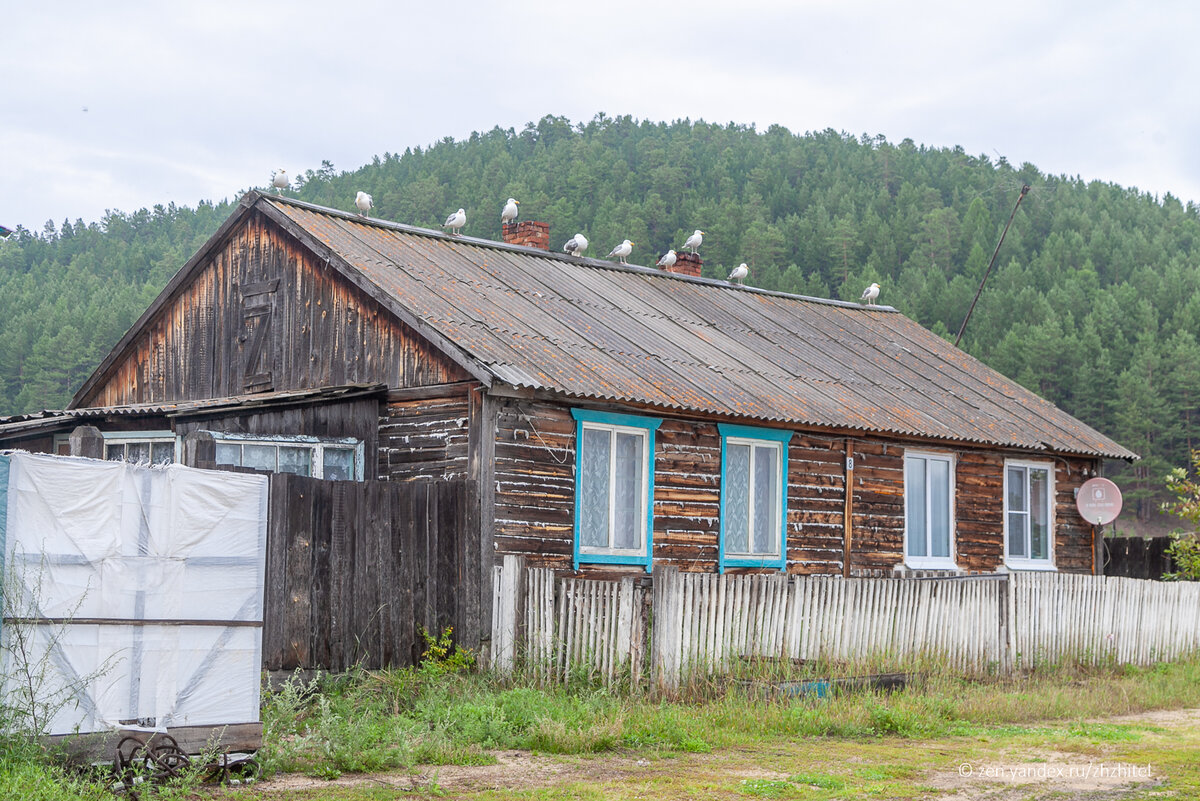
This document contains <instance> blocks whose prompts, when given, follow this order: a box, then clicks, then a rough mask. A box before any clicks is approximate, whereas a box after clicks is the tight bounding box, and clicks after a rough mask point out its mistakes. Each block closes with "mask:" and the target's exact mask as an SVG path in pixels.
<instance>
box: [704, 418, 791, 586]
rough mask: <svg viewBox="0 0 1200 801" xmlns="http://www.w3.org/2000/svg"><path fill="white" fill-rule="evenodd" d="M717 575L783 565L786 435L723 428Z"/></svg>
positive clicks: (757, 429) (731, 426) (784, 559)
mask: <svg viewBox="0 0 1200 801" xmlns="http://www.w3.org/2000/svg"><path fill="white" fill-rule="evenodd" d="M718 428H719V429H720V431H721V534H720V538H721V539H720V548H719V549H718V561H719V564H718V569H719V570H721V571H724V570H725V567H726V566H734V567H774V568H779V569H783V567H784V566H785V564H786V562H787V533H786V532H787V443H788V441H790V440H791V438H792V432H790V431H778V430H775V429H767V428H750V427H747V426H735V425H727V424H724V423H721V424H719V425H718Z"/></svg>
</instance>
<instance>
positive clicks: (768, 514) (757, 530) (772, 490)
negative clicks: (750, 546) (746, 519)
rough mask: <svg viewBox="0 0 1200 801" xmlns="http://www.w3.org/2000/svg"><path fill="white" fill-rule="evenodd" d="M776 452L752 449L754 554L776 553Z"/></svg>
mask: <svg viewBox="0 0 1200 801" xmlns="http://www.w3.org/2000/svg"><path fill="white" fill-rule="evenodd" d="M775 475H776V451H775V449H774V448H762V447H759V448H755V449H754V553H757V554H769V553H777V552H778V551H776V549H775V531H773V530H772V529H774V528H775V517H776V510H777V508H778V503H779V502H778V500H777V494H778V492H777V487H776V486H775Z"/></svg>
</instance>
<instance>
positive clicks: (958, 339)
mask: <svg viewBox="0 0 1200 801" xmlns="http://www.w3.org/2000/svg"><path fill="white" fill-rule="evenodd" d="M1027 194H1029V184H1025V185H1024V186H1022V187H1021V196H1020V197H1018V198H1017V205H1015V206H1013V210H1012V214H1010V215H1009V216H1008V223H1007V224H1005V226H1004V231H1003V232H1001V234H1000V241H999V242H997V243H996V250H995V252H993V253H992V260H991V261H989V262H988V266H987V270H986V271H985V272H984V274H983V280H982V281H980V282H979V290H978V291H977V292H976V293H975V300H973V301H971V308H969V309H967V316H966V317H965V318H964V319H963V322H962V327H961V328H959V329H958V336H957V337H955V338H954V347H956V348H957V347H958V343H959V342H961V341H962V335H963V331H966V330H967V321H968V320H970V319H971V313H972V312H974V311H975V304H976V303H978V302H979V296H980V295H982V294H983V285H984V284H985V283H986V282H987V280H988V276H989V275H991V274H992V265H993V264H995V263H996V257H997V256H999V255H1000V246H1001V245H1003V244H1004V237H1006V236H1008V227H1009V226H1010V225H1012V222H1013V218H1015V217H1016V216H1017V209H1019V208H1021V201H1022V200H1024V199H1025V195H1027Z"/></svg>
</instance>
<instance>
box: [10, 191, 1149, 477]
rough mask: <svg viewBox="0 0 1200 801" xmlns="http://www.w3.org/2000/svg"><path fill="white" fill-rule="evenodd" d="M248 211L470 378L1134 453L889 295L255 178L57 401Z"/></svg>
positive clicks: (734, 411) (819, 422)
mask: <svg viewBox="0 0 1200 801" xmlns="http://www.w3.org/2000/svg"><path fill="white" fill-rule="evenodd" d="M251 209H259V210H261V211H262V212H263V213H264V214H266V215H267V216H268V217H270V218H272V219H274V220H276V221H277V222H278V223H280V224H281V225H282V226H283V227H284V228H285V229H287V230H289V231H290V232H292V233H293V234H294V235H296V236H298V237H299V238H300V239H301V240H302V241H303V242H304V243H305V244H306V245H307V246H308V247H310V248H312V249H313V250H314V251H315V252H316V253H318V254H319V255H320V256H322V257H323V258H328V260H329V263H330V264H331V266H334V267H335V268H336V269H338V270H341V271H342V272H343V273H344V274H345V275H346V276H347V278H348V279H349V280H351V281H352V282H353V283H355V284H357V285H358V286H360V287H362V288H363V289H364V290H366V291H368V293H369V294H371V295H372V296H374V297H376V298H377V299H379V300H381V302H383V303H384V305H385V306H386V307H388V308H389V309H390V310H391V311H392V313H394V314H396V315H398V316H399V317H400V318H401V319H402V320H404V321H405V322H407V323H409V324H412V325H415V326H416V327H417V328H418V330H420V331H421V332H422V333H423V334H424V335H425V336H427V337H429V339H430V340H431V341H432V342H433V343H434V344H435V345H436V346H437V347H440V348H442V349H444V350H446V352H447V353H448V355H449V356H451V357H452V358H453V359H454V360H455V361H457V362H458V363H459V364H461V365H463V366H464V367H465V368H466V369H467V370H468V371H469V372H471V373H472V374H473V375H475V376H476V377H478V378H479V379H480V380H483V381H485V382H487V381H499V382H502V383H504V384H508V385H511V386H513V387H517V388H530V389H534V390H544V391H548V392H552V393H557V394H560V395H564V396H568V397H572V398H578V399H595V400H601V401H612V402H615V403H630V404H639V405H650V406H654V407H658V408H661V409H663V410H680V411H690V412H704V413H711V414H716V415H725V416H729V417H732V418H740V419H742V420H744V421H755V420H757V421H764V422H769V423H774V424H777V425H797V426H812V427H828V428H836V429H850V430H861V431H865V432H867V431H873V432H879V433H886V434H895V435H900V436H913V437H929V438H935V439H943V440H947V441H956V440H957V441H966V442H976V443H981V444H988V445H998V446H1005V447H1011V448H1018V449H1023V450H1032V451H1050V452H1058V453H1080V454H1088V455H1096V456H1106V457H1112V458H1121V459H1136V458H1137V456H1136V454H1134V453H1133V452H1132V451H1129V450H1127V449H1125V448H1123V447H1121V446H1120V445H1118V444H1117V443H1115V442H1113V441H1112V440H1111V439H1109V438H1107V437H1105V436H1104V435H1102V434H1100V433H1099V432H1097V431H1095V430H1094V429H1092V428H1090V427H1088V426H1087V425H1085V424H1083V423H1082V422H1080V421H1079V420H1076V419H1075V418H1073V417H1071V416H1070V415H1068V414H1066V413H1065V412H1063V411H1061V410H1060V409H1058V408H1056V407H1055V406H1053V405H1052V404H1050V403H1048V402H1047V401H1045V400H1043V399H1041V398H1039V397H1038V396H1037V395H1034V394H1033V393H1031V392H1029V391H1028V390H1026V389H1024V388H1023V387H1021V386H1019V385H1017V384H1015V383H1014V382H1012V381H1009V380H1008V379H1006V378H1004V377H1003V376H1001V375H1000V374H999V373H997V372H995V371H994V370H991V369H990V368H988V367H987V366H985V365H984V364H982V363H981V362H979V361H977V360H976V359H973V358H971V357H970V356H968V355H967V354H965V353H963V352H962V351H959V350H958V349H957V348H954V347H953V346H951V345H950V344H949V343H947V342H945V341H944V340H942V339H941V338H940V337H938V336H935V335H934V334H932V333H931V332H929V331H926V330H925V329H924V328H922V327H921V326H919V325H917V324H916V323H915V322H913V321H912V320H909V319H907V318H906V317H904V316H903V315H901V314H899V313H898V312H896V310H895V309H892V308H890V307H887V306H860V305H858V304H856V303H845V302H842V301H835V300H823V299H818V298H806V297H800V296H796V295H788V294H785V293H780V292H768V291H765V290H760V289H756V288H753V287H740V286H731V285H729V284H727V283H725V282H724V281H714V280H711V279H704V278H690V277H686V276H681V275H675V274H671V273H664V272H662V271H660V270H658V269H653V268H646V267H638V266H628V267H625V266H620V265H617V264H614V263H612V262H605V261H599V260H596V259H581V258H576V257H573V256H566V255H564V254H559V253H551V252H547V251H542V250H537V249H534V248H529V247H523V246H517V245H509V244H506V243H501V242H491V241H488V240H482V239H474V238H471V237H452V236H449V235H447V234H444V233H442V232H440V231H431V230H428V229H423V228H416V227H412V226H406V225H400V224H396V223H389V222H385V221H382V220H374V219H366V218H363V217H358V216H355V215H353V214H348V213H346V212H341V211H336V210H334V209H327V208H323V207H320V206H314V205H312V204H308V203H302V202H300V201H295V200H290V199H286V198H280V197H277V196H268V195H261V194H259V193H256V192H251V193H248V194H247V195H246V197H244V198H243V200H242V202H241V204H239V209H238V210H237V211H235V212H234V214H233V215H232V216H231V217H230V218H229V219H228V220H226V222H225V223H224V224H222V226H221V228H220V230H218V232H217V233H216V234H215V235H214V236H213V238H212V239H210V240H209V242H208V243H207V244H206V245H205V246H204V247H203V248H202V249H201V250H200V252H198V253H197V254H196V255H195V256H193V257H192V258H191V259H190V260H189V261H188V264H187V265H185V266H184V268H183V269H182V270H180V273H179V274H177V275H176V276H175V277H174V278H173V279H171V282H170V283H169V284H168V286H167V288H166V289H165V290H164V292H163V294H162V295H161V296H160V297H159V299H158V300H157V301H155V304H154V305H153V306H151V308H150V309H148V310H147V311H146V313H145V314H143V315H142V318H141V319H139V321H138V323H136V324H135V326H134V329H131V331H130V332H129V333H127V334H126V335H125V338H123V339H122V341H121V343H118V345H117V347H116V348H115V349H114V351H113V353H111V354H110V355H109V356H108V357H107V358H106V360H105V362H104V363H102V364H101V366H100V368H98V369H97V371H96V373H94V374H93V375H92V377H91V378H89V379H88V382H86V383H85V384H84V387H83V388H82V389H80V391H79V393H77V394H76V397H75V400H74V401H73V403H76V402H78V401H79V400H80V399H81V398H83V397H86V395H87V393H88V391H89V390H90V388H91V387H92V385H93V384H94V383H95V382H96V381H97V380H98V378H99V376H101V375H103V374H104V373H105V370H106V369H107V368H108V367H109V366H110V364H111V363H112V362H113V360H114V359H116V358H117V357H118V355H119V353H120V352H121V351H122V349H123V348H124V347H126V346H127V345H128V343H129V341H131V337H132V336H133V335H134V333H135V331H136V330H138V329H139V328H140V326H141V325H143V324H145V322H146V321H148V320H149V319H150V318H151V317H152V316H153V315H154V314H155V313H156V311H157V309H158V308H159V306H160V304H161V303H162V302H164V300H165V298H167V297H169V296H171V295H172V294H173V292H175V291H177V290H178V288H179V287H180V286H181V285H182V283H183V282H186V281H187V280H189V275H190V272H191V270H193V269H195V268H196V267H197V266H198V265H199V264H200V263H201V262H202V259H203V258H204V256H205V253H207V252H208V251H209V250H210V249H211V248H213V247H215V246H216V244H215V243H217V242H219V241H220V240H222V239H223V238H224V237H225V236H226V235H227V234H228V232H229V231H230V230H232V227H233V226H235V225H236V224H237V223H238V221H239V220H240V218H241V217H242V216H243V215H244V214H246V213H248V212H249V211H250V210H251ZM80 411H83V410H80ZM12 422H16V421H12ZM11 424H12V423H11V422H10V425H11Z"/></svg>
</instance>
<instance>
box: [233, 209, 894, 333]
mask: <svg viewBox="0 0 1200 801" xmlns="http://www.w3.org/2000/svg"><path fill="white" fill-rule="evenodd" d="M258 200H265V201H268V202H271V203H283V204H286V205H289V206H296V207H298V208H302V209H307V210H308V211H312V212H316V213H318V214H325V215H329V216H332V217H338V218H341V219H344V220H348V221H350V222H355V223H359V224H361V225H372V226H375V227H377V228H385V229H388V230H391V231H400V232H401V233H406V234H415V235H417V236H428V237H430V238H433V239H441V240H445V241H448V242H457V243H460V244H468V245H476V246H478V247H484V248H490V249H493V250H504V251H509V252H512V253H523V254H527V255H534V256H539V257H542V258H548V259H552V260H554V261H561V262H565V263H567V264H575V265H581V266H584V267H594V268H597V269H601V270H612V271H614V272H627V273H631V274H634V275H651V276H657V277H660V278H667V279H670V280H675V281H686V282H689V283H693V284H699V285H701V286H713V287H719V288H721V289H736V290H740V291H742V292H750V293H753V294H757V295H768V296H771V297H778V298H787V299H789V300H800V301H804V302H806V303H818V304H821V305H824V306H839V307H842V308H848V309H861V310H863V311H878V312H889V313H895V314H898V313H899V310H897V309H896V308H895V307H892V306H879V305H874V306H866V305H864V304H862V303H855V302H854V301H849V300H835V299H834V298H816V297H812V296H810V295H796V294H793V293H791V292H781V291H779V290H776V289H763V288H761V287H756V286H745V285H742V284H731V283H729V282H728V281H723V280H721V279H718V278H704V277H702V276H692V275H684V274H682V273H672V272H667V271H665V270H660V269H658V268H657V267H645V266H642V265H640V264H619V263H617V262H614V261H606V260H604V259H594V258H592V257H590V256H587V257H584V256H568V255H567V254H565V253H559V252H558V251H555V250H542V249H541V248H535V247H530V246H528V245H513V244H510V243H508V242H497V241H496V240H494V239H481V238H479V237H474V236H462V235H459V234H453V235H452V234H448V233H446V232H445V231H436V230H434V229H432V228H422V227H420V226H417V225H409V224H407V223H398V222H394V221H392V220H383V219H380V218H378V217H363V216H361V215H359V214H356V213H354V212H349V211H343V210H342V209H334V208H330V207H328V206H321V205H318V204H316V203H309V202H308V201H306V200H298V199H296V198H291V197H284V196H283V195H270V194H266V193H264V192H261V191H259V190H257V189H252V190H250V191H249V192H247V193H246V194H245V195H243V202H245V203H247V204H248V205H253V204H254V203H255V202H257V201H258Z"/></svg>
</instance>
